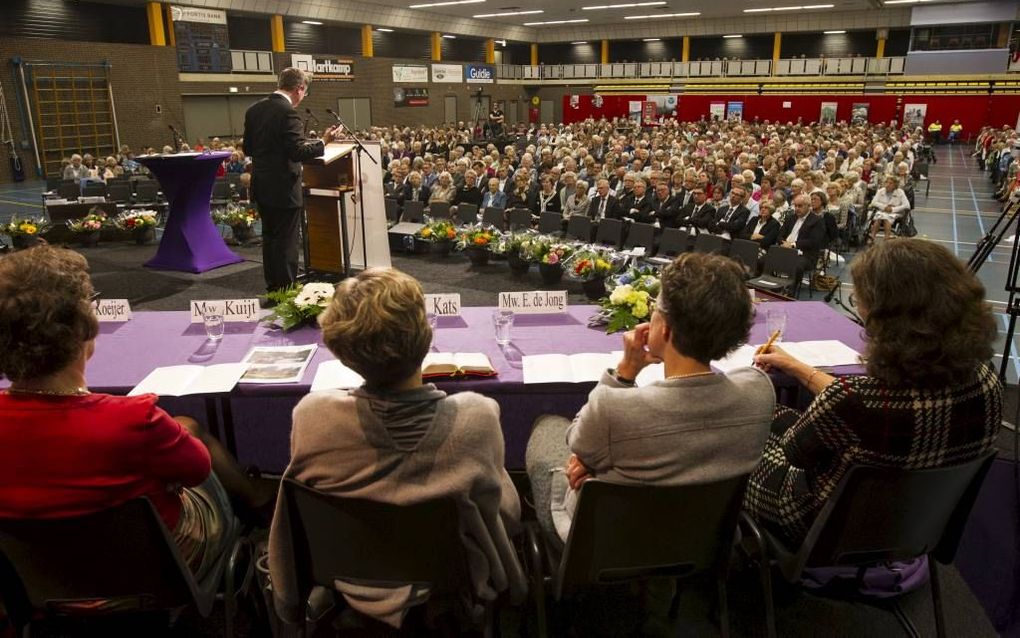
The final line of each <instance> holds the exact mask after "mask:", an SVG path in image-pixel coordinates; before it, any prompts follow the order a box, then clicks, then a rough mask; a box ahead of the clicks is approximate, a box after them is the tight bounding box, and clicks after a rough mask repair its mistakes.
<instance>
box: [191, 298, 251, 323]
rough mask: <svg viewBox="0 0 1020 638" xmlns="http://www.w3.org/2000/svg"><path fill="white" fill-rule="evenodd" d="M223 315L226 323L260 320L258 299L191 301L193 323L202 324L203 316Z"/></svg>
mask: <svg viewBox="0 0 1020 638" xmlns="http://www.w3.org/2000/svg"><path fill="white" fill-rule="evenodd" d="M205 314H213V315H223V321H224V322H237V323H241V322H245V321H258V320H259V300H258V299H214V300H209V301H195V300H192V301H191V323H202V315H205Z"/></svg>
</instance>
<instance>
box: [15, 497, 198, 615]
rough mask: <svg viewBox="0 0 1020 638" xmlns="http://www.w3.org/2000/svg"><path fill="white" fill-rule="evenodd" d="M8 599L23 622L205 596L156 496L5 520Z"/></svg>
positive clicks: (155, 606)
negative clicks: (76, 512)
mask: <svg viewBox="0 0 1020 638" xmlns="http://www.w3.org/2000/svg"><path fill="white" fill-rule="evenodd" d="M0 598H2V599H3V600H4V604H5V605H6V607H7V610H8V613H9V614H10V615H11V618H12V620H13V621H14V623H15V625H17V626H19V627H24V626H26V625H27V624H28V622H29V621H30V620H31V617H32V614H33V612H35V613H40V612H42V613H46V612H52V613H58V614H61V615H96V614H97V613H103V612H104V611H105V612H106V613H116V612H129V611H146V610H160V609H173V608H178V607H183V606H186V605H189V604H195V605H196V606H197V607H198V609H199V611H200V613H201V614H202V615H203V616H205V615H208V613H209V610H210V609H211V608H212V604H213V601H214V598H215V590H213V591H209V592H201V591H200V590H199V589H198V587H197V585H196V584H195V582H194V580H193V579H192V577H191V573H190V571H189V570H188V567H187V565H185V564H184V562H183V561H182V559H181V557H180V554H179V553H178V551H177V546H176V544H175V543H174V540H173V538H172V537H171V536H170V533H169V532H168V531H167V529H166V527H165V526H164V525H163V521H162V519H160V517H159V514H158V513H157V512H156V509H155V508H154V507H153V506H152V504H151V503H150V502H149V501H148V499H135V500H131V501H128V502H127V503H124V504H123V505H118V506H116V507H111V508H109V509H106V510H103V511H100V512H96V513H94V514H87V515H85V516H76V517H73V518H64V519H56V520H54V519H47V520H0Z"/></svg>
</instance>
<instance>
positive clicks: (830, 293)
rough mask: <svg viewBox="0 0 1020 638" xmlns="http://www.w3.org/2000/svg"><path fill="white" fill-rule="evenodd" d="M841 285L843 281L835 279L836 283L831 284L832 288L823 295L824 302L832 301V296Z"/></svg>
mask: <svg viewBox="0 0 1020 638" xmlns="http://www.w3.org/2000/svg"><path fill="white" fill-rule="evenodd" d="M842 286H843V282H842V281H840V280H838V279H837V280H836V285H835V286H833V287H832V290H830V291H829V292H828V293H827V294H826V295H825V303H829V302H830V301H832V298H833V297H835V296H836V291H837V290H839V289H840V288H841V287H842Z"/></svg>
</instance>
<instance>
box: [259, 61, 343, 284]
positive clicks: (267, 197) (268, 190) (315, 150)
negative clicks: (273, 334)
mask: <svg viewBox="0 0 1020 638" xmlns="http://www.w3.org/2000/svg"><path fill="white" fill-rule="evenodd" d="M310 81H311V75H310V74H309V73H307V72H305V71H302V70H301V69H295V68H288V69H284V70H283V72H282V73H280V80H279V84H278V87H279V88H278V89H277V90H276V91H275V92H274V93H273V94H272V95H270V96H269V97H267V98H264V99H262V100H259V101H258V102H256V103H255V104H252V105H251V106H250V107H249V108H248V111H247V112H246V113H245V115H244V148H245V150H246V151H247V152H248V154H249V155H251V158H252V199H254V200H255V203H256V205H257V206H258V209H259V214H260V215H261V216H262V271H263V273H264V275H265V279H266V289H267V290H270V291H272V290H278V289H280V288H286V287H287V286H290V285H291V284H293V283H294V281H295V280H296V278H297V269H298V228H299V226H300V219H301V209H302V206H303V205H304V202H303V199H302V194H301V162H302V161H305V160H309V159H312V158H315V157H320V156H321V155H322V154H323V153H324V152H325V145H326V144H329V143H330V142H331V141H333V137H334V133H335V128H330V129H328V130H327V131H326V132H325V133H323V135H322V138H321V139H318V140H309V139H305V138H304V135H303V131H304V126H303V124H302V122H301V118H300V117H299V116H298V112H297V110H296V107H297V105H298V104H300V103H301V100H303V99H304V98H305V96H306V95H308V83H309V82H310Z"/></svg>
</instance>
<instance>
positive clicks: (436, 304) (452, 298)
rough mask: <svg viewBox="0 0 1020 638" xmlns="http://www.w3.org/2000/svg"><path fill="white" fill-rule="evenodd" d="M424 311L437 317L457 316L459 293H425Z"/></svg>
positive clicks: (458, 311)
mask: <svg viewBox="0 0 1020 638" xmlns="http://www.w3.org/2000/svg"><path fill="white" fill-rule="evenodd" d="M425 312H427V313H429V314H433V315H435V316H437V317H459V316H460V295H459V294H458V293H455V292H454V293H449V294H437V295H425Z"/></svg>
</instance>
